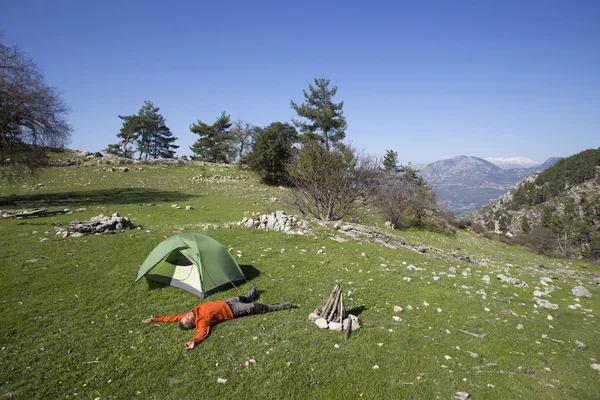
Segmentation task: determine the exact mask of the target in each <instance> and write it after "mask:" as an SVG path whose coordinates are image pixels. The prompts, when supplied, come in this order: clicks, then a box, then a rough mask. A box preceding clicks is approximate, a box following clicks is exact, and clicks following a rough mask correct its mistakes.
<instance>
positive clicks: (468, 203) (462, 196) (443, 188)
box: [414, 156, 561, 216]
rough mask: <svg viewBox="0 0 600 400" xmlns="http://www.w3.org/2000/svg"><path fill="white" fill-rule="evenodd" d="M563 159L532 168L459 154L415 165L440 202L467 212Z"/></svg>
mask: <svg viewBox="0 0 600 400" xmlns="http://www.w3.org/2000/svg"><path fill="white" fill-rule="evenodd" d="M560 159H561V158H559V157H552V158H549V159H548V160H546V161H544V162H543V163H542V164H540V165H537V166H534V167H529V168H512V169H502V168H500V167H499V166H497V165H494V164H493V163H491V162H489V161H486V160H485V159H483V158H478V157H469V156H458V157H454V158H450V159H447V160H441V161H436V162H434V163H431V164H417V165H414V168H416V169H418V170H419V173H418V174H419V176H422V177H423V178H424V179H425V180H426V181H427V182H429V184H430V185H431V186H432V187H433V190H434V191H435V193H436V195H437V198H438V201H439V202H442V203H443V204H444V206H445V207H446V208H447V209H448V210H449V211H452V212H454V213H455V214H457V215H459V216H466V215H468V214H471V213H472V212H474V211H477V210H479V209H480V208H482V207H483V206H485V205H487V204H489V203H490V202H491V201H493V200H496V199H497V198H498V197H500V196H501V195H503V194H504V193H506V192H507V191H508V190H509V189H511V188H512V187H513V186H514V185H515V184H517V183H518V182H519V181H521V180H522V179H523V178H525V177H526V176H528V175H531V174H533V173H537V172H541V171H543V170H544V169H546V168H548V167H550V166H552V165H554V164H556V163H557V162H558V161H559V160H560ZM530 161H531V160H530ZM513 165H514V163H513Z"/></svg>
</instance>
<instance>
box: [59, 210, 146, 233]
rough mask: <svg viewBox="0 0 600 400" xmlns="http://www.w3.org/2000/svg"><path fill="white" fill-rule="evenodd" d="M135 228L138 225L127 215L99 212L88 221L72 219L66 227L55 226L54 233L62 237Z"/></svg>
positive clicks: (118, 231) (116, 231)
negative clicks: (106, 214)
mask: <svg viewBox="0 0 600 400" xmlns="http://www.w3.org/2000/svg"><path fill="white" fill-rule="evenodd" d="M136 228H139V225H135V224H133V223H132V222H131V221H130V219H129V218H128V217H121V216H120V215H119V213H114V214H113V215H112V216H105V215H104V214H100V215H98V216H97V217H93V218H92V219H90V220H89V221H73V222H71V224H70V225H69V227H68V228H56V234H57V235H62V236H63V237H67V236H73V237H79V236H83V235H90V234H100V233H121V232H124V231H125V230H127V229H136Z"/></svg>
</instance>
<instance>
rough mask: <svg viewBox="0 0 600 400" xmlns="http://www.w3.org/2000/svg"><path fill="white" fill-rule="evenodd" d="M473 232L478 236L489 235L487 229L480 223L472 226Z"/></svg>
mask: <svg viewBox="0 0 600 400" xmlns="http://www.w3.org/2000/svg"><path fill="white" fill-rule="evenodd" d="M471 230H472V231H473V232H475V233H478V234H480V235H484V236H485V234H486V233H488V230H487V228H486V227H485V226H483V225H482V224H480V223H474V224H471Z"/></svg>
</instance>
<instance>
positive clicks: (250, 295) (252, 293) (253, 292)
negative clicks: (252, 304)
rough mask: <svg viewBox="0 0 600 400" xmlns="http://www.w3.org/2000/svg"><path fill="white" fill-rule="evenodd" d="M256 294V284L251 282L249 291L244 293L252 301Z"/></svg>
mask: <svg viewBox="0 0 600 400" xmlns="http://www.w3.org/2000/svg"><path fill="white" fill-rule="evenodd" d="M256 296H258V292H257V291H256V285H255V284H254V283H253V284H252V286H250V291H249V292H248V294H247V295H246V298H248V300H250V301H252V300H254V299H255V298H256Z"/></svg>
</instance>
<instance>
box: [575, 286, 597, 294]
mask: <svg viewBox="0 0 600 400" xmlns="http://www.w3.org/2000/svg"><path fill="white" fill-rule="evenodd" d="M571 293H573V295H574V296H577V297H582V296H583V297H592V294H591V293H590V291H589V290H587V289H586V288H584V287H583V286H575V287H574V288H573V289H571Z"/></svg>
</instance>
